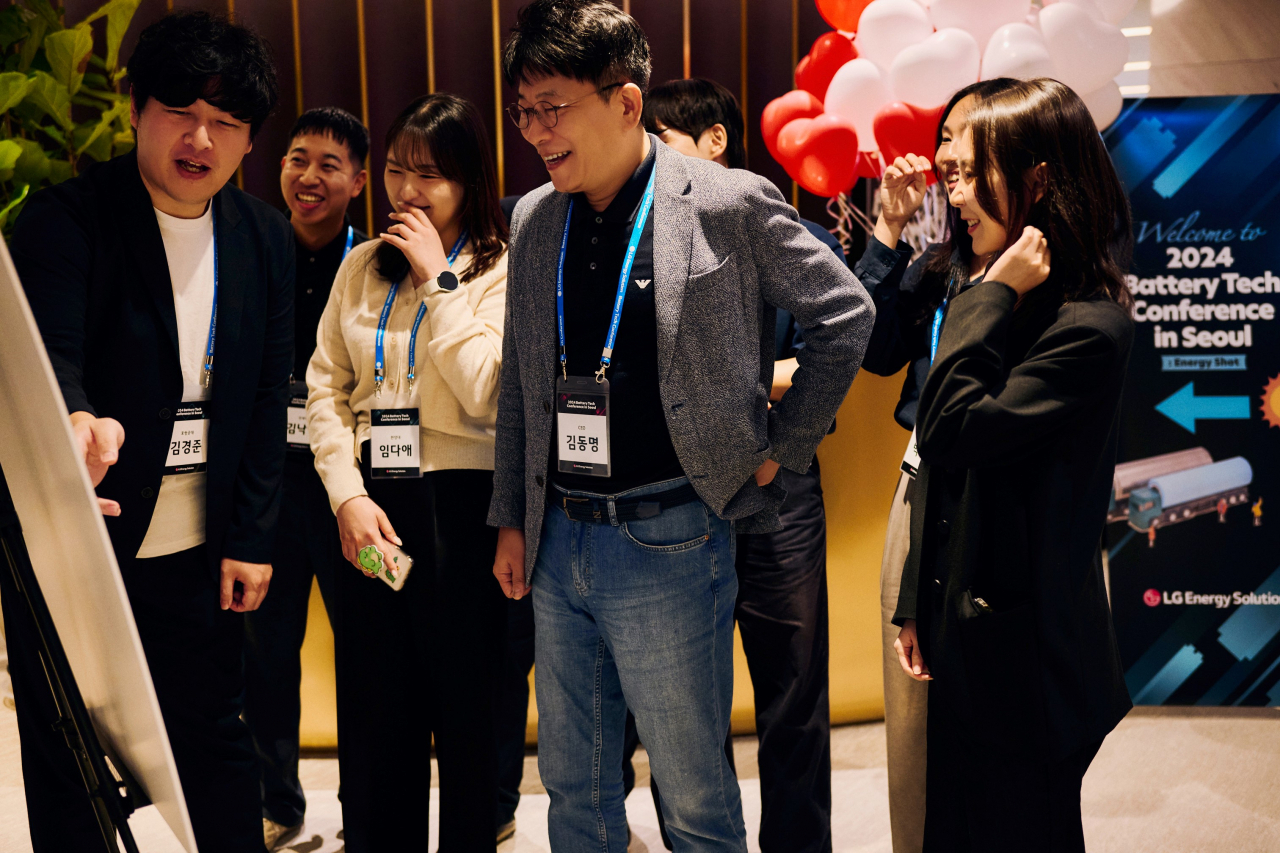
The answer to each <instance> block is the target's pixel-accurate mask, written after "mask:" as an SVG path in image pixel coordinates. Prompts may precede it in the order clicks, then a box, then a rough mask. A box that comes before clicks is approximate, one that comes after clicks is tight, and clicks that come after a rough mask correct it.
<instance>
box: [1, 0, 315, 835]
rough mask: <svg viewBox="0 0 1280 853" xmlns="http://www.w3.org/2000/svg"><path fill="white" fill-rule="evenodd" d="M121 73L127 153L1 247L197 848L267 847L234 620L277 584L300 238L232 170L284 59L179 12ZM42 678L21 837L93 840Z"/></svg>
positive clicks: (28, 674) (90, 174)
mask: <svg viewBox="0 0 1280 853" xmlns="http://www.w3.org/2000/svg"><path fill="white" fill-rule="evenodd" d="M129 77H130V85H131V88H132V92H131V95H132V122H133V125H134V127H135V128H136V131H137V148H136V150H135V151H133V152H130V153H128V154H126V155H124V156H121V157H117V158H116V159H114V160H111V161H109V162H106V163H102V164H99V165H95V166H93V167H91V168H89V169H87V170H85V172H84V173H83V174H82V175H80V176H79V177H77V178H74V179H72V180H70V181H67V182H65V183H63V184H60V185H58V186H56V187H53V188H51V189H47V190H44V191H42V192H39V193H37V194H35V195H34V196H32V198H31V199H30V201H29V202H28V203H27V205H26V207H25V209H24V210H23V211H22V215H21V217H20V218H19V219H18V222H17V224H16V230H15V233H14V239H13V243H12V245H13V260H14V264H15V266H16V267H17V270H18V274H19V276H20V277H21V279H22V281H23V283H24V287H25V289H26V292H27V298H28V300H29V301H30V303H31V309H32V312H33V313H34V315H35V318H36V322H37V325H38V326H39V327H40V333H41V337H42V338H43V341H44V345H45V347H46V349H47V350H48V353H49V358H50V361H51V362H52V363H53V369H54V373H55V375H56V377H57V380H58V384H59V386H60V387H61V390H62V395H63V398H64V399H65V400H66V403H67V408H68V411H69V414H70V418H71V422H72V425H73V429H74V432H75V435H76V437H77V438H78V439H79V442H80V445H81V447H82V448H83V449H84V453H85V460H86V463H87V465H88V468H89V472H90V475H91V477H92V479H93V481H94V482H95V483H96V484H99V486H98V495H99V501H100V503H102V505H103V510H104V512H105V513H106V514H107V516H108V518H107V530H108V533H109V534H110V536H111V543H112V546H113V548H114V550H115V554H116V559H117V562H118V563H119V565H120V571H121V575H122V576H123V578H124V583H125V588H126V590H127V591H128V594H129V600H130V603H131V605H132V608H133V613H134V618H135V621H136V622H137V626H138V632H139V635H140V636H141V639H142V645H143V648H144V650H145V652H146V656H147V662H148V665H149V667H150V669H151V675H152V680H153V682H154V684H155V689H156V695H157V697H158V699H159V703H160V710H161V713H162V714H163V717H164V721H165V727H166V729H167V732H168V736H169V740H170V743H171V745H172V747H173V755H174V759H175V761H176V762H177V766H178V773H179V776H180V778H181V781H182V785H183V790H184V793H185V795H186V800H187V806H188V809H189V811H190V814H191V821H192V825H193V827H194V830H195V835H196V839H197V843H198V844H199V845H200V849H201V850H202V851H204V853H216V851H246V850H261V849H262V825H261V822H260V819H261V812H260V792H259V786H258V777H257V768H256V764H255V761H254V755H253V746H252V742H251V740H250V737H249V731H248V729H247V728H246V726H245V724H244V722H243V721H242V720H241V718H240V711H241V692H242V681H243V678H242V662H241V652H242V645H243V636H244V622H243V619H244V617H243V616H242V615H241V614H242V613H243V612H245V611H250V610H253V609H255V608H257V607H258V605H259V604H260V603H261V602H262V600H263V597H264V596H265V595H266V594H267V587H268V585H269V583H270V580H271V566H270V561H271V551H272V538H273V533H274V527H275V522H276V516H277V514H278V511H279V503H280V479H281V470H282V467H283V464H284V431H285V407H286V400H287V394H288V378H289V370H290V367H291V356H292V351H293V316H292V311H293V301H292V297H293V284H294V248H293V233H292V231H291V229H290V228H289V225H288V223H287V222H286V221H285V219H284V218H283V217H282V216H280V214H279V213H277V212H276V211H274V210H273V209H271V208H270V207H268V206H267V205H265V204H263V203H261V202H259V201H256V200H255V199H252V198H250V197H249V196H247V195H245V194H244V193H243V192H241V191H239V190H237V189H236V188H235V187H234V186H228V185H227V182H228V180H229V179H230V178H231V177H232V176H233V175H234V174H235V171H236V169H237V168H238V167H239V165H240V162H241V159H242V158H243V157H244V155H245V154H247V153H248V152H249V150H250V149H251V148H252V138H253V135H254V133H255V132H256V131H257V130H258V128H259V127H260V126H261V124H262V122H263V120H264V119H265V118H266V117H267V115H268V114H269V113H270V111H271V109H272V107H273V106H274V104H275V101H276V77H275V70H274V68H273V67H272V65H271V61H270V58H269V54H268V51H267V48H266V45H265V44H264V43H263V42H262V41H261V40H260V39H259V38H258V37H257V36H256V35H254V34H253V33H251V32H249V31H248V30H245V29H243V28H240V27H235V26H233V25H231V24H229V23H227V22H226V21H224V20H221V19H217V18H214V17H211V16H209V15H206V14H203V13H192V14H181V15H172V16H169V17H167V18H164V19H162V20H160V21H159V22H157V23H156V24H154V25H152V26H151V27H148V28H147V29H146V30H145V31H144V32H143V33H142V36H141V38H140V40H139V42H138V46H137V48H136V50H135V52H134V54H133V57H132V58H131V60H130V62H129ZM126 436H127V439H128V440H127V442H126V440H125V439H126ZM7 592H8V590H6V593H7ZM11 599H12V596H10V595H8V594H6V595H5V600H6V603H8V602H9V601H10V600H11ZM39 680H40V673H39V672H38V671H31V669H30V668H26V667H21V666H20V667H18V670H17V671H16V672H15V673H14V682H15V683H14V686H15V694H16V699H17V704H18V714H19V727H20V731H21V733H22V738H23V759H24V761H23V771H24V779H25V785H26V792H27V805H28V814H29V816H30V818H31V835H32V842H33V847H34V848H35V850H36V851H37V853H40V851H59V852H61V851H68V850H76V851H79V850H91V849H94V848H96V847H98V846H99V845H100V844H101V838H100V836H99V834H98V830H97V826H96V823H95V821H94V817H93V814H92V811H91V808H90V805H89V802H88V798H87V796H86V794H85V792H84V790H83V786H82V785H81V783H80V781H79V778H78V774H77V772H76V770H75V767H74V764H73V763H72V762H71V755H70V753H69V752H68V751H67V750H66V749H65V747H62V748H61V749H59V748H58V745H57V743H55V742H51V741H60V740H61V736H60V735H54V734H53V733H52V730H51V729H49V728H48V722H49V721H48V720H47V719H42V718H41V711H42V710H44V709H42V707H41V698H42V697H41V695H40V692H41V690H42V687H41V685H40V683H39Z"/></svg>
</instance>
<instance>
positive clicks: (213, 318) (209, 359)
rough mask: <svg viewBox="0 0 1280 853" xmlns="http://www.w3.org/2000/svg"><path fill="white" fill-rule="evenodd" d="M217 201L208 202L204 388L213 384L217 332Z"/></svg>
mask: <svg viewBox="0 0 1280 853" xmlns="http://www.w3.org/2000/svg"><path fill="white" fill-rule="evenodd" d="M216 207H217V201H216V200H215V199H210V200H209V219H210V221H211V222H212V223H213V307H212V308H211V309H209V343H208V345H207V346H206V347H205V351H204V375H203V377H201V378H202V379H203V383H202V384H203V385H204V387H206V388H208V387H209V385H210V383H212V382H213V338H214V335H215V334H216V333H217V331H218V214H217V213H216V212H215V209H216Z"/></svg>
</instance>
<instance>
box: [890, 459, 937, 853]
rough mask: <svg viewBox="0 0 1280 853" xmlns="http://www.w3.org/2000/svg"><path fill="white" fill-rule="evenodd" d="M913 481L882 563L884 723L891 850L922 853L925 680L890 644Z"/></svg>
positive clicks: (897, 503) (893, 516)
mask: <svg viewBox="0 0 1280 853" xmlns="http://www.w3.org/2000/svg"><path fill="white" fill-rule="evenodd" d="M914 492H915V480H913V479H912V478H910V477H908V476H907V475H906V474H902V475H900V476H899V477H898V488H897V490H896V491H895V492H894V494H893V508H892V509H891V510H890V511H889V529H888V531H887V532H886V533H885V537H884V556H883V558H882V559H881V561H880V617H881V619H880V625H881V634H882V639H883V645H884V649H883V652H884V660H883V663H884V722H885V739H886V741H887V742H888V752H889V822H890V825H891V826H892V829H893V853H920V850H921V848H922V847H923V845H924V772H925V722H926V720H927V711H928V696H929V694H928V686H929V685H928V684H926V683H924V682H921V681H913V680H912V679H911V678H909V677H908V676H907V674H906V673H905V672H903V671H902V666H901V665H900V664H899V663H898V653H897V652H896V651H895V650H894V648H893V642H894V640H896V639H898V630H899V628H898V626H897V625H894V624H893V623H892V622H890V621H889V620H890V619H892V618H893V612H894V610H895V609H897V606H898V587H899V585H900V584H901V583H902V566H903V564H904V563H905V562H906V560H907V550H908V548H909V546H910V544H911V500H912V496H913V493H914Z"/></svg>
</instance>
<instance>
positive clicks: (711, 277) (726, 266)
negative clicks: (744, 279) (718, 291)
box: [684, 252, 738, 292]
mask: <svg viewBox="0 0 1280 853" xmlns="http://www.w3.org/2000/svg"><path fill="white" fill-rule="evenodd" d="M737 280H738V253H737V252H730V253H729V254H728V255H726V256H725V258H724V260H722V261H721V262H720V263H718V264H716V265H715V266H714V267H712V268H711V269H709V270H703V271H702V272H700V273H695V274H693V275H691V276H689V279H688V281H687V282H686V283H685V286H684V287H685V291H686V292H687V291H690V290H706V289H709V288H714V287H718V286H719V285H721V284H724V283H725V282H728V281H737Z"/></svg>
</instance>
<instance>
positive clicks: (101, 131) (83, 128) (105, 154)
mask: <svg viewBox="0 0 1280 853" xmlns="http://www.w3.org/2000/svg"><path fill="white" fill-rule="evenodd" d="M128 110H129V104H128V102H124V101H122V102H120V103H117V104H116V105H115V106H114V107H112V108H111V109H109V110H104V111H103V113H102V118H101V119H99V120H98V123H97V124H96V125H90V124H82V125H80V126H79V127H77V128H76V129H75V132H74V133H73V134H72V136H71V138H72V140H73V141H74V144H75V148H76V156H77V157H79V156H80V155H81V154H88V155H89V156H90V157H92V158H93V159H95V160H99V161H101V160H110V159H111V144H112V143H111V134H110V133H108V131H110V130H111V124H112V122H114V121H115V120H116V119H118V118H119V117H120V116H121V115H122V114H123V113H125V112H128Z"/></svg>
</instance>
